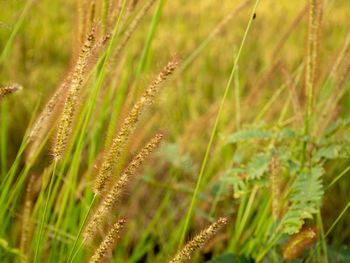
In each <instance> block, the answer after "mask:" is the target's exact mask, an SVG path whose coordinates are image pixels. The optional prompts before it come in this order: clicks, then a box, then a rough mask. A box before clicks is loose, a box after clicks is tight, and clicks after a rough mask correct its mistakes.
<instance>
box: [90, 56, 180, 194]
mask: <svg viewBox="0 0 350 263" xmlns="http://www.w3.org/2000/svg"><path fill="white" fill-rule="evenodd" d="M177 65H178V59H174V60H173V61H171V62H169V63H168V65H166V66H165V67H164V69H163V70H162V71H161V72H160V74H159V75H158V76H157V77H156V78H155V79H154V80H153V81H152V83H151V84H150V86H149V87H148V89H147V90H146V91H145V92H144V94H143V96H142V97H141V99H140V100H139V101H138V102H137V103H136V104H135V105H134V107H133V108H132V110H131V111H130V113H129V115H128V117H127V118H126V119H125V120H124V123H123V124H122V126H121V129H120V131H119V133H118V135H117V136H116V137H115V138H114V139H113V141H112V144H111V147H110V148H109V151H108V152H107V154H106V155H105V156H104V159H103V162H102V165H101V168H100V170H99V174H98V177H97V181H96V185H95V190H94V191H95V193H96V194H98V193H100V192H101V191H102V190H103V188H104V186H105V184H106V182H107V181H108V179H109V177H110V175H111V173H112V171H113V169H114V167H115V164H116V163H117V162H118V160H119V157H120V155H121V153H122V152H123V150H124V148H125V145H126V143H127V141H128V139H129V137H130V135H131V134H132V133H133V131H134V129H135V127H136V124H137V122H138V120H139V118H140V116H141V114H142V113H143V112H144V111H145V108H146V106H147V105H149V104H152V103H153V102H154V99H155V95H156V94H157V92H158V88H159V86H160V84H161V83H162V82H164V81H165V80H166V79H167V77H168V76H169V75H170V74H171V73H172V72H173V71H174V70H175V68H176V67H177Z"/></svg>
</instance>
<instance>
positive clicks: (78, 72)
mask: <svg viewBox="0 0 350 263" xmlns="http://www.w3.org/2000/svg"><path fill="white" fill-rule="evenodd" d="M94 39H95V29H94V28H93V29H92V31H91V33H90V34H89V36H88V38H87V40H86V42H85V44H84V45H83V48H82V50H81V52H80V54H79V58H78V61H77V64H76V66H75V68H74V72H73V77H72V80H71V83H70V86H69V88H68V93H67V97H66V101H65V104H64V107H63V112H62V116H61V119H60V121H59V124H58V131H57V137H56V141H55V145H54V149H53V156H54V159H55V161H59V160H60V159H61V158H62V156H63V153H64V151H65V148H66V144H67V141H68V137H69V135H70V133H71V128H72V127H71V126H72V122H73V118H74V114H75V111H76V108H77V105H78V100H79V95H80V89H81V87H82V84H83V81H84V74H85V70H86V67H87V64H88V60H89V58H90V55H91V50H92V47H93V42H94Z"/></svg>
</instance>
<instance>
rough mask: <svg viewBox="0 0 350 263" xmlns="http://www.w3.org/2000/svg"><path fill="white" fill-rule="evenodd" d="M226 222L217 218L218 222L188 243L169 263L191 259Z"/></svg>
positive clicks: (224, 219)
mask: <svg viewBox="0 0 350 263" xmlns="http://www.w3.org/2000/svg"><path fill="white" fill-rule="evenodd" d="M227 221H228V219H227V218H226V217H225V218H219V220H218V221H216V222H215V223H214V224H212V225H211V226H209V227H208V228H207V229H205V230H204V231H202V232H201V233H200V234H199V235H197V236H196V237H195V238H194V239H192V240H191V241H190V242H188V243H187V244H186V245H185V247H184V248H183V249H182V250H181V251H180V252H179V253H178V254H177V255H176V256H175V258H173V259H172V260H171V261H170V263H180V262H186V261H187V260H188V259H190V258H191V256H192V255H193V253H194V252H195V251H196V250H197V249H199V248H202V247H203V246H204V245H205V244H206V243H207V242H208V241H209V239H210V238H212V237H213V236H214V235H215V234H216V233H217V232H218V230H219V229H220V228H221V227H222V226H223V225H225V224H226V223H227Z"/></svg>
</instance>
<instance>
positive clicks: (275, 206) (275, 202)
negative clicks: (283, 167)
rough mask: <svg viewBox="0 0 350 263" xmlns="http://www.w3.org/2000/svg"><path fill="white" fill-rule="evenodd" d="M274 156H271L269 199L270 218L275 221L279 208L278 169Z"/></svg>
mask: <svg viewBox="0 0 350 263" xmlns="http://www.w3.org/2000/svg"><path fill="white" fill-rule="evenodd" d="M279 168H280V167H279V163H278V159H277V156H276V154H273V155H272V158H271V168H270V171H271V174H270V183H271V199H272V217H273V219H274V220H275V221H277V220H278V217H279V207H280V169H279Z"/></svg>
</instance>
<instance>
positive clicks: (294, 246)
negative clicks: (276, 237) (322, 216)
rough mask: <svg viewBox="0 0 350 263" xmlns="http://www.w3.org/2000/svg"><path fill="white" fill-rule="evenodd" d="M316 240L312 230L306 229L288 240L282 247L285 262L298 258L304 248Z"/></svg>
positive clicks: (314, 231)
mask: <svg viewBox="0 0 350 263" xmlns="http://www.w3.org/2000/svg"><path fill="white" fill-rule="evenodd" d="M316 240H317V233H316V230H315V229H314V228H306V229H303V230H301V231H300V232H299V233H296V234H294V235H293V236H291V237H290V238H289V240H288V241H287V243H286V245H285V246H284V247H283V251H282V256H283V258H284V259H285V260H293V259H296V258H298V257H299V255H300V253H301V252H302V250H303V249H304V248H306V247H307V246H309V245H311V244H312V243H313V242H315V241H316Z"/></svg>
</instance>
